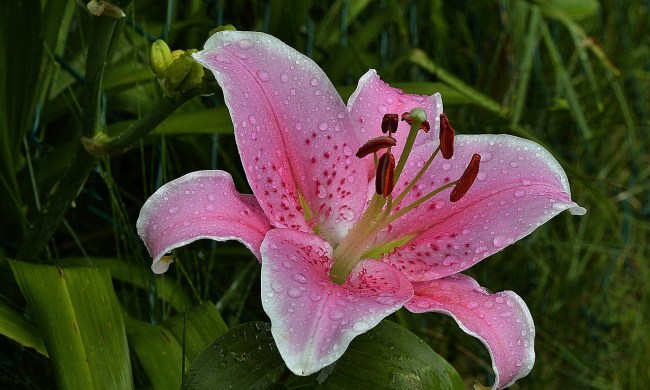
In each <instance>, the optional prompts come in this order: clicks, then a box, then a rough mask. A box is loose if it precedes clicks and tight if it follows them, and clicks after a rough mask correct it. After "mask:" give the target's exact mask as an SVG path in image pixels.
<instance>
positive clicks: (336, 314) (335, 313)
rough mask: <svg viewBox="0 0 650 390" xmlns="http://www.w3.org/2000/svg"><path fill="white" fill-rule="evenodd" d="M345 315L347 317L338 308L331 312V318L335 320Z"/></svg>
mask: <svg viewBox="0 0 650 390" xmlns="http://www.w3.org/2000/svg"><path fill="white" fill-rule="evenodd" d="M343 317H345V315H344V314H343V312H340V311H336V310H332V311H331V312H330V318H331V319H333V320H340V319H341V318H343Z"/></svg>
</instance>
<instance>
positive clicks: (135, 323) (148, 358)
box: [126, 302, 228, 390]
mask: <svg viewBox="0 0 650 390" xmlns="http://www.w3.org/2000/svg"><path fill="white" fill-rule="evenodd" d="M126 322H127V324H126V325H127V327H126V332H127V335H128V339H129V346H130V347H131V348H132V349H133V351H134V352H135V354H136V356H137V357H138V360H139V361H140V363H141V365H142V368H143V370H144V371H145V372H146V374H147V377H148V378H149V380H150V381H151V384H152V385H153V388H154V389H157V390H158V389H174V390H176V389H178V388H180V387H181V382H182V379H183V375H182V371H183V367H185V368H186V369H187V368H188V367H189V366H190V364H191V363H192V361H193V360H194V359H196V357H197V355H198V354H199V353H200V352H201V351H203V350H204V349H205V348H206V347H207V346H208V345H209V344H210V343H211V342H213V341H214V340H215V339H216V338H217V337H219V336H221V335H222V334H224V333H226V332H227V331H228V328H227V327H226V324H225V323H224V321H223V319H222V318H221V315H220V314H219V312H218V311H217V309H215V307H214V304H213V303H211V302H205V303H203V304H202V305H200V306H196V307H193V308H191V309H189V310H188V311H187V312H186V313H181V314H178V315H176V316H174V317H172V318H170V319H169V320H167V321H165V322H164V323H162V324H157V325H152V324H149V323H146V322H143V321H139V320H137V319H134V318H131V317H127V321H126ZM183 360H184V361H185V365H184V366H183Z"/></svg>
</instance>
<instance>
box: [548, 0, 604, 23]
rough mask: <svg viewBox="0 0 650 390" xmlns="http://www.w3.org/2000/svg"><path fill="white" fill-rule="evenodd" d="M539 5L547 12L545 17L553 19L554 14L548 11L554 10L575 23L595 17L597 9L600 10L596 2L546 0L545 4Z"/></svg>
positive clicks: (584, 0)
mask: <svg viewBox="0 0 650 390" xmlns="http://www.w3.org/2000/svg"><path fill="white" fill-rule="evenodd" d="M541 4H542V6H543V9H545V10H547V12H545V14H546V15H547V16H551V17H554V16H555V12H549V11H550V9H552V8H555V9H556V10H558V11H560V12H562V13H564V14H565V15H567V16H568V17H569V18H571V19H572V20H576V21H578V20H582V19H586V18H588V17H591V16H594V15H596V13H597V12H598V8H600V4H598V1H597V0H548V1H547V2H541Z"/></svg>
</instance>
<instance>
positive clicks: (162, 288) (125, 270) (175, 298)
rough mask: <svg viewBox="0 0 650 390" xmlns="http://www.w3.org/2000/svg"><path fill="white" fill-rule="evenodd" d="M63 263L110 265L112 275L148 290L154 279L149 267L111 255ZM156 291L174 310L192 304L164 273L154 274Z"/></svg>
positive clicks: (180, 309)
mask: <svg viewBox="0 0 650 390" xmlns="http://www.w3.org/2000/svg"><path fill="white" fill-rule="evenodd" d="M60 263H61V264H63V265H87V266H102V267H108V269H109V270H110V271H111V276H112V277H113V278H114V279H116V280H119V281H121V282H124V283H128V284H131V285H133V286H135V287H138V288H141V289H143V290H145V291H148V290H149V288H150V285H149V284H150V283H151V281H152V275H153V274H152V272H151V270H150V269H149V268H145V267H141V266H137V265H135V264H130V263H127V262H126V261H124V260H120V259H114V258H110V257H89V258H83V257H71V258H67V259H63V260H60ZM153 280H155V292H156V296H157V297H158V298H159V299H162V300H163V301H165V302H167V303H169V304H170V305H171V306H172V307H173V308H174V310H176V311H183V310H186V309H188V308H190V307H191V306H192V299H191V298H190V297H189V296H188V295H187V294H186V293H185V291H183V289H182V288H180V286H179V285H178V284H177V283H176V282H175V281H174V280H173V279H171V278H169V277H166V276H164V275H161V276H154V279H153Z"/></svg>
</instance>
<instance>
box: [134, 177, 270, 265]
mask: <svg viewBox="0 0 650 390" xmlns="http://www.w3.org/2000/svg"><path fill="white" fill-rule="evenodd" d="M137 228H138V234H139V235H140V237H141V238H142V240H143V241H144V243H145V245H146V246H147V249H148V250H149V253H150V254H151V256H152V257H153V265H152V266H151V269H152V270H153V271H154V272H155V273H157V274H161V273H163V272H165V271H167V268H169V264H170V262H171V261H168V260H165V259H162V257H163V255H164V254H165V253H167V252H169V251H171V250H172V249H175V248H178V247H180V246H183V245H186V244H189V243H190V242H193V241H196V240H198V239H201V238H210V239H213V240H218V241H226V240H237V241H240V242H242V243H243V244H244V245H246V246H247V247H248V248H249V249H250V250H251V251H252V252H253V253H254V254H255V256H257V258H258V259H260V258H261V257H260V250H259V249H260V245H261V244H262V240H263V239H264V236H265V235H266V232H267V231H268V230H269V229H271V225H270V224H269V220H268V219H267V218H266V216H265V215H264V212H263V211H262V209H261V208H260V206H259V205H258V203H257V201H256V200H255V198H254V197H253V196H252V195H242V194H240V193H238V192H237V190H235V186H234V184H233V182H232V177H230V175H229V174H228V173H227V172H223V171H197V172H192V173H189V174H187V175H185V176H182V177H180V178H178V179H176V180H173V181H170V182H169V183H167V184H165V185H164V186H162V187H160V188H159V189H158V191H156V192H155V193H154V194H153V195H151V197H150V198H149V199H147V201H146V202H145V204H144V206H142V210H140V216H139V217H138V222H137Z"/></svg>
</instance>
